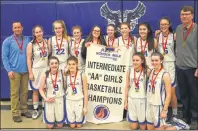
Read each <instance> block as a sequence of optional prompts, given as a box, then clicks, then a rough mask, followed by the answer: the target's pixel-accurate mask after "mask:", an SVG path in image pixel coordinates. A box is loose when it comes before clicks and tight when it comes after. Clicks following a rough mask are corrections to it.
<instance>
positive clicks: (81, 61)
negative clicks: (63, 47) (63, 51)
mask: <svg viewBox="0 0 198 131" xmlns="http://www.w3.org/2000/svg"><path fill="white" fill-rule="evenodd" d="M83 42H84V39H81V41H80V43H75V41H74V40H73V39H72V41H71V42H70V46H69V47H70V54H71V55H73V56H76V57H77V58H78V69H79V70H81V69H83V67H84V66H85V60H84V59H83V58H82V55H81V49H82V43H83ZM75 50H76V53H77V54H76V53H75Z"/></svg>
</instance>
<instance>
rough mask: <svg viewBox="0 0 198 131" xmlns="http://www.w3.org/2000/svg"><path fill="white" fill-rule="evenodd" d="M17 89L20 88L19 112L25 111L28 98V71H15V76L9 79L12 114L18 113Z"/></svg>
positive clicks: (16, 114)
mask: <svg viewBox="0 0 198 131" xmlns="http://www.w3.org/2000/svg"><path fill="white" fill-rule="evenodd" d="M19 89H20V107H21V113H24V112H26V111H27V99H28V73H16V72H15V78H12V79H10V98H11V111H12V115H13V116H18V115H20V113H19Z"/></svg>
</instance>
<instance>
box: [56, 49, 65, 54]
mask: <svg viewBox="0 0 198 131" xmlns="http://www.w3.org/2000/svg"><path fill="white" fill-rule="evenodd" d="M62 54H65V49H60V50H58V49H56V55H62Z"/></svg>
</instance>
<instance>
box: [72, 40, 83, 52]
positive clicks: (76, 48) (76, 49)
mask: <svg viewBox="0 0 198 131" xmlns="http://www.w3.org/2000/svg"><path fill="white" fill-rule="evenodd" d="M81 40H82V39H80V41H79V44H78V43H77V42H76V41H74V54H75V55H76V56H77V55H78V54H77V51H78V48H79V46H80V42H81ZM77 44H78V47H77V46H76V45H77Z"/></svg>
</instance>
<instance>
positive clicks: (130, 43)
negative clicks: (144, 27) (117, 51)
mask: <svg viewBox="0 0 198 131" xmlns="http://www.w3.org/2000/svg"><path fill="white" fill-rule="evenodd" d="M118 46H126V47H127V46H128V39H127V40H124V41H123V39H122V36H120V37H118ZM129 49H130V50H131V53H132V55H133V54H134V52H135V47H134V43H132V41H130V42H129Z"/></svg>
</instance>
